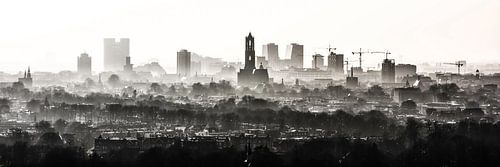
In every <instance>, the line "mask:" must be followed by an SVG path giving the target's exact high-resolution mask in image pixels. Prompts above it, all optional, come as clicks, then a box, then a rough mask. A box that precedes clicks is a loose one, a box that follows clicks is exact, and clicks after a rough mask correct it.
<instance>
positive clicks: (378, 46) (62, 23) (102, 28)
mask: <svg viewBox="0 0 500 167" xmlns="http://www.w3.org/2000/svg"><path fill="white" fill-rule="evenodd" d="M0 22H1V24H0V25H1V26H0V55H1V57H2V59H1V61H0V70H1V71H8V72H17V71H21V70H23V69H24V67H26V66H28V65H31V66H32V68H33V69H35V70H36V71H59V70H76V57H77V56H78V55H79V54H80V53H81V52H83V51H86V52H88V53H89V54H90V56H92V58H93V64H94V67H93V68H94V71H99V70H102V61H103V58H102V55H103V51H102V38H105V37H128V38H131V57H132V62H133V63H134V64H142V63H145V62H148V61H149V60H151V59H156V60H158V61H159V62H160V64H162V65H163V66H165V67H166V69H167V72H169V73H172V72H174V71H175V57H176V56H175V55H176V51H177V50H179V49H181V48H185V49H188V50H190V51H192V52H196V53H199V54H202V55H205V56H211V57H220V58H224V59H226V60H231V61H237V60H242V59H243V55H244V36H245V35H246V34H248V32H249V31H252V34H254V35H255V37H256V44H257V45H258V46H259V47H257V51H256V53H257V54H258V55H260V54H261V47H260V46H261V45H262V44H264V43H269V42H274V43H277V44H278V45H280V56H282V57H283V56H284V53H285V52H284V49H285V45H286V44H288V43H292V42H296V43H301V44H304V45H305V48H304V49H305V57H306V60H305V61H304V62H305V64H306V65H308V66H310V64H311V63H310V60H311V58H310V57H311V55H312V54H314V53H315V52H317V53H322V54H324V53H325V52H326V50H322V49H320V48H321V47H327V46H328V44H329V43H331V44H332V45H334V46H336V47H338V48H339V51H340V52H344V53H345V54H347V55H348V56H349V59H354V58H355V57H353V56H352V55H351V54H348V53H350V52H351V51H353V50H355V49H356V48H359V47H362V48H370V49H372V50H385V49H389V50H390V51H391V52H392V53H393V55H392V56H393V58H395V59H396V63H400V62H403V63H409V62H416V63H420V62H423V61H434V62H435V61H442V62H444V61H455V60H459V59H465V60H467V61H468V62H498V60H499V58H498V57H499V53H500V1H498V0H411V1H410V0H377V1H375V0H324V1H322V0H301V1H295V0H248V1H242V0H211V1H208V0H196V1H195V0H164V1H152V0H151V1H150V0H135V1H127V0H116V1H111V0H85V1H68V0H59V1H56V0H43V1H40V0H31V1H25V0H16V1H3V2H0ZM381 58H382V56H381V55H377V56H376V55H372V56H367V58H366V60H368V61H370V62H371V63H370V64H369V65H368V66H376V64H377V63H379V61H380V60H379V59H381ZM401 58H402V59H401Z"/></svg>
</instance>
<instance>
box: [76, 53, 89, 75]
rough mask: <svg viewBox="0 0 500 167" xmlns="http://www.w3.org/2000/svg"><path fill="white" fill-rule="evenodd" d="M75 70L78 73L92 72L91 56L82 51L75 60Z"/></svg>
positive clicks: (86, 73) (87, 73)
mask: <svg viewBox="0 0 500 167" xmlns="http://www.w3.org/2000/svg"><path fill="white" fill-rule="evenodd" d="M77 72H78V74H80V75H87V76H88V75H91V74H92V58H91V57H90V56H89V54H87V53H82V54H80V56H79V57H78V60H77Z"/></svg>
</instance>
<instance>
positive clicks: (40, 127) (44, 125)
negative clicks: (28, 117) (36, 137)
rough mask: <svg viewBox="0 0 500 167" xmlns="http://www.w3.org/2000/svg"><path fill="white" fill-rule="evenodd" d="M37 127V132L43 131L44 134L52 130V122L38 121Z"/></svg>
mask: <svg viewBox="0 0 500 167" xmlns="http://www.w3.org/2000/svg"><path fill="white" fill-rule="evenodd" d="M35 129H36V131H37V132H39V133H42V134H43V133H47V132H50V131H51V130H52V129H51V125H50V122H48V121H40V122H37V123H36V124H35Z"/></svg>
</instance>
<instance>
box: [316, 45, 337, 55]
mask: <svg viewBox="0 0 500 167" xmlns="http://www.w3.org/2000/svg"><path fill="white" fill-rule="evenodd" d="M317 49H327V50H328V54H330V53H331V52H334V51H335V50H337V48H332V47H331V45H330V44H328V47H327V48H323V47H318V48H317Z"/></svg>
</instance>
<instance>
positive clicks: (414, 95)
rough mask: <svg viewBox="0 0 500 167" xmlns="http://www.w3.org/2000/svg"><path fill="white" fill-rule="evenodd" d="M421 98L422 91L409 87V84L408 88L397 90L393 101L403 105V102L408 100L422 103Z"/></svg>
mask: <svg viewBox="0 0 500 167" xmlns="http://www.w3.org/2000/svg"><path fill="white" fill-rule="evenodd" d="M421 97H422V92H421V91H420V88H418V87H412V86H409V84H407V85H406V87H403V88H395V89H394V95H393V96H392V99H393V100H394V102H397V103H402V102H403V101H406V100H413V101H415V102H420V101H421Z"/></svg>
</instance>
